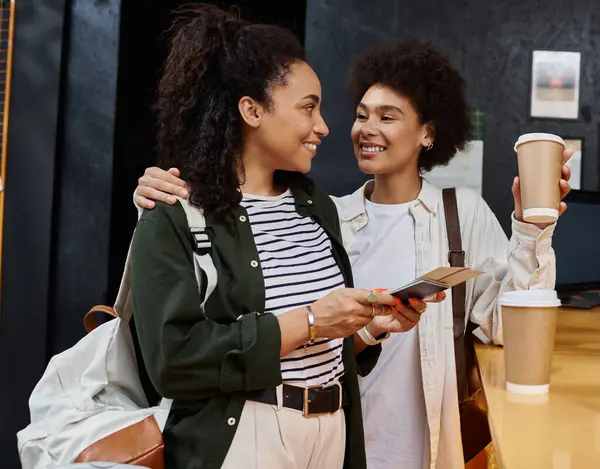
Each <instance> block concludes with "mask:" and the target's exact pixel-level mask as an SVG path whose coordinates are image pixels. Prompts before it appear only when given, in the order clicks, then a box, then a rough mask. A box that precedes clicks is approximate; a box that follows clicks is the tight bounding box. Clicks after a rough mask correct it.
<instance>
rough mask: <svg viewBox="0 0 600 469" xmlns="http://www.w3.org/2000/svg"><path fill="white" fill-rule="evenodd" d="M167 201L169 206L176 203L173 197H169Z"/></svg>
mask: <svg viewBox="0 0 600 469" xmlns="http://www.w3.org/2000/svg"><path fill="white" fill-rule="evenodd" d="M167 201H168V202H169V203H170V204H174V203H175V202H177V199H176V198H175V197H171V196H169V197H168V198H167Z"/></svg>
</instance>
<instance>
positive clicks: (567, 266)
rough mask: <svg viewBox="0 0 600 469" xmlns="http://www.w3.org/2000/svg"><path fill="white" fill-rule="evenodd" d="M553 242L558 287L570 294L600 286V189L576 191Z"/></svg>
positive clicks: (569, 198)
mask: <svg viewBox="0 0 600 469" xmlns="http://www.w3.org/2000/svg"><path fill="white" fill-rule="evenodd" d="M565 202H567V205H568V210H567V211H566V212H565V214H564V215H563V216H562V217H560V219H559V220H558V224H557V226H556V230H555V232H554V237H553V240H552V246H553V247H554V251H555V252H556V289H557V290H558V292H559V293H562V294H568V293H575V292H581V291H589V290H600V193H598V192H590V191H572V192H571V193H570V194H569V195H568V196H567V198H566V199H565Z"/></svg>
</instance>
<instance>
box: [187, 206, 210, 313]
mask: <svg viewBox="0 0 600 469" xmlns="http://www.w3.org/2000/svg"><path fill="white" fill-rule="evenodd" d="M178 199H179V203H180V204H181V206H182V207H183V211H184V212H185V216H186V217H187V221H188V225H189V227H190V233H191V235H192V238H193V239H194V243H195V246H194V271H195V272H196V280H197V281H198V291H199V292H200V297H201V298H202V309H204V306H205V305H206V301H207V300H208V297H209V296H210V295H211V293H212V292H213V290H214V289H215V287H216V286H217V269H216V268H215V264H214V262H213V261H212V258H211V257H210V252H211V248H212V242H211V240H210V235H209V232H208V230H207V229H206V218H205V217H204V211H203V210H202V209H201V208H198V207H195V206H194V205H192V204H190V203H189V202H188V201H187V200H186V199H182V198H179V197H178Z"/></svg>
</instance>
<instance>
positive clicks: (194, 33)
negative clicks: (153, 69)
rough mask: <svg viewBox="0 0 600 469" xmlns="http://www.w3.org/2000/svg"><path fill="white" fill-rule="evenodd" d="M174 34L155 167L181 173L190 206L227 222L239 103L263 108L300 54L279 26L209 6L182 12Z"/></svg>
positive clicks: (290, 179) (291, 177)
mask: <svg viewBox="0 0 600 469" xmlns="http://www.w3.org/2000/svg"><path fill="white" fill-rule="evenodd" d="M171 32H172V34H173V37H172V42H171V49H170V52H169V56H168V58H167V61H166V65H165V67H164V71H163V74H162V77H161V79H160V82H159V87H158V98H157V102H156V104H155V110H156V113H157V120H158V135H157V139H158V142H157V150H158V157H159V160H160V165H161V166H162V167H164V168H166V167H177V168H179V169H180V171H181V176H182V178H183V179H185V180H186V181H187V182H188V184H189V185H190V192H191V193H190V201H191V203H192V204H194V205H196V206H198V207H202V208H203V209H204V210H205V211H206V212H207V213H211V214H214V215H216V216H218V217H224V218H230V215H231V213H232V209H233V207H235V206H236V205H238V204H239V202H240V200H241V197H242V195H241V193H240V191H239V186H240V182H241V181H240V177H242V178H243V166H242V162H241V161H240V155H241V152H242V150H243V145H244V141H243V124H242V118H241V116H240V114H239V111H238V102H239V100H240V99H241V98H242V97H243V96H250V97H252V98H253V99H255V100H257V101H258V102H260V103H263V104H265V105H266V106H267V107H268V106H269V105H270V104H271V103H270V90H271V89H272V87H273V86H275V85H282V84H285V83H286V80H287V76H288V73H289V70H290V67H291V65H293V64H294V63H295V62H297V61H300V60H304V50H303V48H302V46H301V45H300V43H299V41H298V39H297V38H296V37H295V36H294V35H293V34H292V33H291V32H289V31H288V30H286V29H284V28H281V27H279V26H272V25H260V24H251V23H249V22H247V21H245V20H243V19H241V18H239V16H238V15H236V14H233V13H228V12H225V11H223V10H221V9H219V8H217V7H215V6H212V5H206V4H193V5H187V6H184V7H182V8H180V9H179V10H178V11H177V16H176V20H175V22H174V24H173V27H172V28H171ZM276 176H278V182H279V183H282V184H286V185H288V186H289V185H291V184H293V183H294V182H298V183H302V184H304V185H310V182H309V180H308V178H305V176H304V175H301V174H299V173H285V172H277V174H276Z"/></svg>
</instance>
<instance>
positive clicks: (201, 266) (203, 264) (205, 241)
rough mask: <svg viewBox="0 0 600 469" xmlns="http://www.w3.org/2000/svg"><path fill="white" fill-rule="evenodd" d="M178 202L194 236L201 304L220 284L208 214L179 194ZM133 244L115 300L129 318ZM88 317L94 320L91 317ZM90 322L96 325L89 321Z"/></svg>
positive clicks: (119, 312)
mask: <svg viewBox="0 0 600 469" xmlns="http://www.w3.org/2000/svg"><path fill="white" fill-rule="evenodd" d="M178 199H179V203H180V204H181V206H182V207H183V210H184V212H185V216H186V218H187V222H188V226H189V227H190V233H191V235H192V238H193V239H194V243H195V245H194V272H195V274H196V281H197V282H198V289H199V290H198V291H199V292H200V296H201V298H202V308H204V305H205V304H206V300H207V299H208V297H209V296H210V294H211V293H212V292H213V290H214V289H215V287H216V285H217V270H216V269H215V265H214V263H213V261H212V258H211V257H210V250H211V247H212V243H211V241H210V237H209V235H208V233H207V230H206V218H205V217H204V212H203V211H202V210H201V209H199V208H197V207H194V206H193V205H191V204H190V203H189V202H188V201H187V200H185V199H181V198H179V197H178ZM130 259H131V245H130V246H129V251H128V252H127V260H126V261H125V268H124V269H123V277H122V279H121V285H120V287H119V293H118V294H117V299H116V301H115V307H114V312H115V313H116V315H117V316H118V317H119V318H121V319H123V320H125V321H127V322H129V321H130V320H131V317H132V316H133V304H132V299H131V267H130V264H131V260H130ZM88 321H91V320H89V319H88ZM89 326H91V327H92V328H93V327H94V325H93V324H92V323H91V322H90V323H89Z"/></svg>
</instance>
